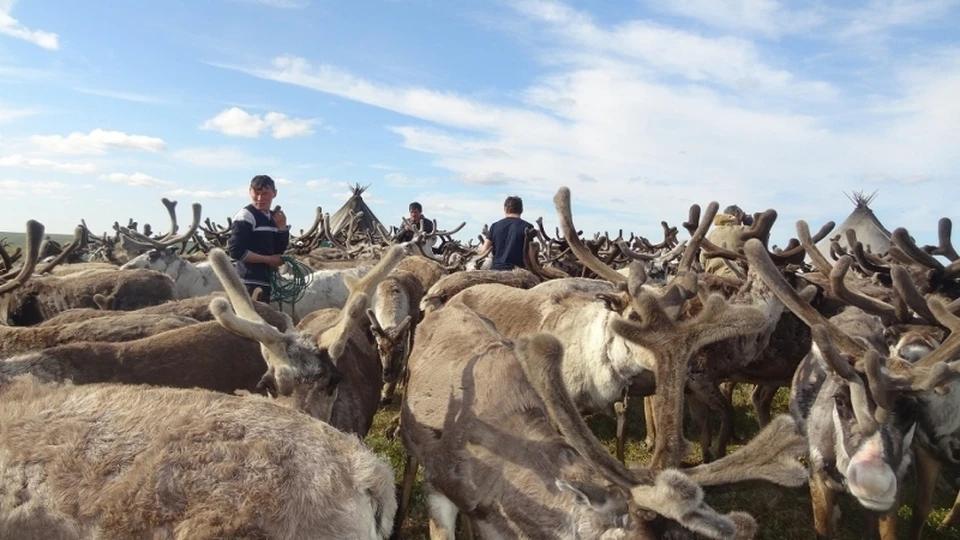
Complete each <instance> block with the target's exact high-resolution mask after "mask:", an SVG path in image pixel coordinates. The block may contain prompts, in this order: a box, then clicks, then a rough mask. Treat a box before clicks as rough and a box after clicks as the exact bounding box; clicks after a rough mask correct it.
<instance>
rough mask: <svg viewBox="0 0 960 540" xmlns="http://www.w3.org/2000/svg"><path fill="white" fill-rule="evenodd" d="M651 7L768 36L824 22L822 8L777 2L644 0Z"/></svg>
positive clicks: (717, 25) (746, 0)
mask: <svg viewBox="0 0 960 540" xmlns="http://www.w3.org/2000/svg"><path fill="white" fill-rule="evenodd" d="M645 3H647V4H649V5H650V7H651V8H653V9H657V10H660V11H663V12H666V13H671V14H674V15H680V16H683V17H689V18H691V19H694V20H696V21H699V22H702V23H704V24H707V25H710V26H713V27H715V28H722V29H725V30H732V31H738V30H743V31H747V32H755V33H759V34H762V35H765V36H769V37H778V36H781V35H784V34H795V33H800V32H805V31H808V30H810V29H811V28H813V27H815V26H818V25H819V24H822V23H823V22H825V19H826V14H825V13H824V11H825V9H824V8H821V7H819V6H817V5H816V4H813V5H814V7H812V8H808V9H791V8H788V7H786V6H784V5H783V4H782V3H781V2H779V1H778V0H672V1H670V2H657V1H653V0H646V2H645Z"/></svg>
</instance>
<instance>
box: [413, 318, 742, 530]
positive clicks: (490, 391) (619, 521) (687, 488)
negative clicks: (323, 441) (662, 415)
mask: <svg viewBox="0 0 960 540" xmlns="http://www.w3.org/2000/svg"><path fill="white" fill-rule="evenodd" d="M419 332H420V337H418V340H417V344H416V345H415V347H414V352H413V354H412V355H411V358H410V365H409V369H410V380H409V382H408V388H407V394H406V398H405V400H404V404H403V408H402V411H401V415H402V416H401V418H402V420H401V426H402V428H401V429H402V434H403V440H404V444H405V446H406V447H407V449H408V451H409V452H411V455H412V456H413V457H412V459H411V460H410V461H408V468H407V471H406V473H405V488H407V489H405V490H404V494H405V495H406V494H407V493H408V492H409V490H408V487H409V482H410V481H412V473H411V470H413V471H414V472H415V470H416V463H417V462H419V463H422V464H423V466H424V480H425V484H426V489H427V506H428V509H429V513H430V532H431V538H434V539H441V538H452V534H453V525H454V520H455V518H456V515H457V513H458V512H464V513H465V514H466V515H468V516H470V517H471V518H472V519H473V520H474V521H475V522H476V523H477V525H478V526H479V527H480V531H481V533H482V534H483V536H485V537H521V536H522V537H543V536H550V537H554V538H600V537H601V536H602V537H604V538H652V537H654V534H655V533H654V530H653V529H654V527H653V525H651V524H650V523H647V522H646V521H644V520H643V519H642V518H640V517H639V516H640V512H639V509H640V508H643V509H646V510H648V511H652V512H655V513H658V514H660V515H662V516H666V517H668V518H669V519H673V520H676V521H678V522H679V523H680V525H681V526H682V527H686V528H690V529H693V530H696V531H697V532H699V533H700V534H703V535H705V536H707V537H710V538H731V537H734V536H736V537H750V536H751V535H752V530H753V529H754V528H755V525H754V524H753V522H752V519H751V518H750V517H749V516H747V515H745V514H739V513H733V514H731V515H728V516H722V515H720V514H717V513H716V512H715V511H713V510H712V509H710V508H709V507H708V506H706V505H705V504H703V503H702V498H701V497H702V492H701V491H700V488H699V486H697V484H695V483H694V482H693V481H691V480H690V479H689V478H687V477H686V476H685V475H683V474H682V473H679V472H677V471H674V470H665V471H662V472H659V473H658V474H654V473H652V472H643V473H634V472H631V471H628V470H627V469H625V468H624V467H623V466H622V465H621V464H620V463H618V462H616V461H615V460H613V459H612V457H611V456H609V454H606V452H605V451H604V450H603V449H602V447H600V446H599V443H598V442H597V441H596V439H595V438H593V437H592V435H590V434H589V430H588V428H587V427H586V425H585V424H584V423H583V420H582V418H580V416H579V414H578V413H577V412H576V410H575V409H574V408H573V405H572V404H571V403H570V399H569V397H568V396H566V393H565V391H564V390H563V383H562V381H561V375H560V368H559V366H560V363H561V362H562V356H563V349H562V347H561V346H560V344H559V342H557V340H556V339H555V338H553V337H552V336H549V335H547V334H536V335H531V336H528V337H525V338H521V339H519V340H517V341H516V342H512V341H509V340H507V339H506V338H504V337H503V336H502V335H501V334H500V333H499V332H497V330H496V329H495V328H494V326H493V325H492V324H491V323H490V322H489V321H488V320H486V319H484V318H483V317H480V316H478V315H477V314H476V313H474V312H472V311H471V310H470V309H468V308H466V307H463V306H460V305H453V304H451V305H447V306H445V307H444V308H442V309H440V310H436V311H433V312H430V313H428V314H427V315H426V317H425V319H424V321H423V322H422V323H421V327H420V330H419ZM555 425H556V426H558V427H559V433H558V431H557V427H554V426H555ZM404 501H405V499H404V498H403V497H401V508H403V506H404ZM399 513H400V515H402V510H401V511H400V512H399Z"/></svg>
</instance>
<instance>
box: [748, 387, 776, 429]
mask: <svg viewBox="0 0 960 540" xmlns="http://www.w3.org/2000/svg"><path fill="white" fill-rule="evenodd" d="M779 389H780V387H779V386H776V385H773V384H758V385H756V386H754V387H753V393H752V394H750V401H752V402H753V410H754V412H756V414H757V423H758V424H760V429H763V428H765V427H767V424H769V423H770V409H771V408H772V407H773V398H774V397H776V395H777V390H779Z"/></svg>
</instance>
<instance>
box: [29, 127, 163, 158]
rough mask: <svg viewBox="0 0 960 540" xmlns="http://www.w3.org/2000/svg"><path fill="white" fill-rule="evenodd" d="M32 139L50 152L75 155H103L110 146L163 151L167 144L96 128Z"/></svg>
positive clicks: (152, 138)
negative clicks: (85, 131) (83, 131)
mask: <svg viewBox="0 0 960 540" xmlns="http://www.w3.org/2000/svg"><path fill="white" fill-rule="evenodd" d="M30 141H31V142H32V143H34V144H35V145H37V146H38V147H40V148H42V149H43V150H45V151H48V152H55V153H58V154H73V155H102V154H106V153H107V149H109V148H122V149H126V150H141V151H145V152H162V151H164V150H166V148H167V145H166V143H165V142H163V139H160V138H157V137H149V136H146V135H128V134H126V133H123V132H122V131H107V130H103V129H99V128H98V129H94V130H93V131H91V132H90V133H81V132H79V131H77V132H74V133H71V134H70V135H67V136H66V137H64V136H62V135H34V136H33V137H30Z"/></svg>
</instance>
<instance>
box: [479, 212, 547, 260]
mask: <svg viewBox="0 0 960 540" xmlns="http://www.w3.org/2000/svg"><path fill="white" fill-rule="evenodd" d="M522 213H523V199H521V198H520V197H514V196H511V197H507V200H505V201H503V214H504V216H505V217H504V218H503V219H501V220H500V221H498V222H496V223H494V224H493V225H491V226H490V231H489V233H488V235H487V238H486V239H485V240H484V242H483V247H481V248H480V253H479V254H478V257H479V258H482V257H484V256H486V255H487V253H490V250H493V265H492V266H491V268H492V269H494V270H513V269H514V268H523V244H524V241H525V240H526V230H527V229H532V228H533V225H531V224H530V223H527V222H526V221H524V220H522V219H520V214H522Z"/></svg>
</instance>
